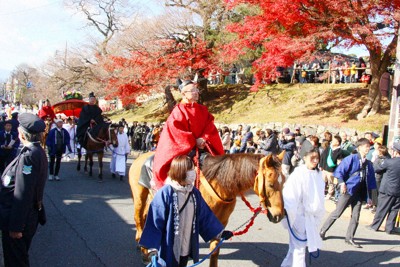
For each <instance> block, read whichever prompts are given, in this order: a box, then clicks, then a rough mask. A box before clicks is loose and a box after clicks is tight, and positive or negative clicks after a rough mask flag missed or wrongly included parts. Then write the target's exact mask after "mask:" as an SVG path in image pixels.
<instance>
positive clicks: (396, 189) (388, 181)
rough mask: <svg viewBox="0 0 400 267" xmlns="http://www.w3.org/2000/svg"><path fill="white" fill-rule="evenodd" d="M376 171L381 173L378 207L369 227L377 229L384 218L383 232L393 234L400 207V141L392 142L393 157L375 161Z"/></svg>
mask: <svg viewBox="0 0 400 267" xmlns="http://www.w3.org/2000/svg"><path fill="white" fill-rule="evenodd" d="M374 169H375V172H376V173H383V178H382V183H381V186H380V187H379V197H378V207H377V208H376V213H375V216H374V220H373V222H372V224H371V225H370V226H369V229H371V230H374V231H378V229H379V227H380V226H381V224H382V223H383V220H384V219H385V217H386V215H387V219H386V226H385V232H386V233H387V234H395V231H394V225H395V221H396V216H397V213H398V212H399V209H400V142H396V143H394V144H393V158H391V159H378V160H376V161H375V164H374Z"/></svg>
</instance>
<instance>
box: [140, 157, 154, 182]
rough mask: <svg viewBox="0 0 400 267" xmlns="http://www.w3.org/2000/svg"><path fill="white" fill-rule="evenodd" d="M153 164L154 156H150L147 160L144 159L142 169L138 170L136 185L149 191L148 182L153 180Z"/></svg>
mask: <svg viewBox="0 0 400 267" xmlns="http://www.w3.org/2000/svg"><path fill="white" fill-rule="evenodd" d="M153 162H154V155H151V156H150V157H149V158H148V159H146V161H145V162H144V164H143V166H142V169H141V170H140V176H139V181H138V183H139V184H140V185H142V186H144V187H146V188H148V189H151V185H150V181H151V179H153Z"/></svg>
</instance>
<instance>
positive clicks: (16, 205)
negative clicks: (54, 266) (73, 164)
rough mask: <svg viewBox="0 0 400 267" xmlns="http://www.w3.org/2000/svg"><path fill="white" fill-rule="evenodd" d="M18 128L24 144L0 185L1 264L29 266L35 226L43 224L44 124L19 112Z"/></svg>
mask: <svg viewBox="0 0 400 267" xmlns="http://www.w3.org/2000/svg"><path fill="white" fill-rule="evenodd" d="M19 121H20V126H19V128H18V131H19V136H20V139H21V141H22V143H23V145H24V147H23V148H22V150H21V152H20V154H19V155H18V156H17V157H16V158H15V159H14V160H13V161H12V162H11V163H10V164H9V165H8V166H7V167H6V169H5V171H4V173H3V175H2V176H1V185H0V227H1V230H2V242H3V254H4V265H5V266H6V267H8V266H29V255H28V250H29V247H30V245H31V241H32V238H33V236H34V234H35V232H36V229H37V226H38V223H41V224H44V223H45V214H44V209H43V208H42V198H43V190H44V186H45V182H46V179H47V172H48V163H47V157H46V154H45V152H44V150H43V148H42V147H41V146H40V140H41V135H42V132H43V131H44V130H45V127H46V125H45V123H44V122H43V121H42V120H41V119H40V118H39V117H37V116H36V115H33V114H30V113H23V114H21V115H20V117H19Z"/></svg>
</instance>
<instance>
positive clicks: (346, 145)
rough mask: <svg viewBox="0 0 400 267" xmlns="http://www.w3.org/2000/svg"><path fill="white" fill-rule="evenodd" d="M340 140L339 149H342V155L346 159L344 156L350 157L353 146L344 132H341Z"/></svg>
mask: <svg viewBox="0 0 400 267" xmlns="http://www.w3.org/2000/svg"><path fill="white" fill-rule="evenodd" d="M340 138H342V144H341V146H340V147H341V149H342V153H343V154H344V156H345V157H346V156H348V155H350V154H351V153H352V152H353V150H354V146H353V144H352V143H351V142H350V140H348V139H347V134H346V133H345V132H341V133H340Z"/></svg>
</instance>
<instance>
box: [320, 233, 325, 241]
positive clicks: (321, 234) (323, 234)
mask: <svg viewBox="0 0 400 267" xmlns="http://www.w3.org/2000/svg"><path fill="white" fill-rule="evenodd" d="M325 234H326V232H322V231H321V232H320V233H319V236H320V237H321V239H322V240H326V236H325Z"/></svg>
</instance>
